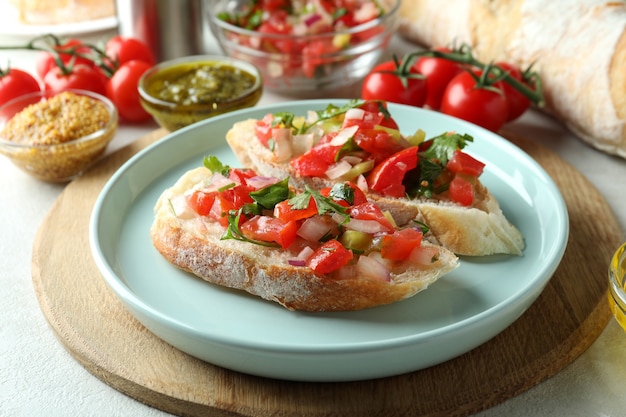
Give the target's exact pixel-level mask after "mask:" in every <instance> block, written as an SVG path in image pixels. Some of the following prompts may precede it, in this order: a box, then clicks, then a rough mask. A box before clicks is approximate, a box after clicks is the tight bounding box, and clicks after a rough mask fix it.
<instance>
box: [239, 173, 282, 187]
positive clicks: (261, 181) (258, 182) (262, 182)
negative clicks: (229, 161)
mask: <svg viewBox="0 0 626 417" xmlns="http://www.w3.org/2000/svg"><path fill="white" fill-rule="evenodd" d="M278 181H280V179H278V178H276V177H263V176H260V175H257V176H255V177H252V178H248V179H246V184H247V185H249V186H250V187H254V188H255V189H256V190H258V189H261V188H265V187H268V186H270V185H273V184H276V183H277V182H278Z"/></svg>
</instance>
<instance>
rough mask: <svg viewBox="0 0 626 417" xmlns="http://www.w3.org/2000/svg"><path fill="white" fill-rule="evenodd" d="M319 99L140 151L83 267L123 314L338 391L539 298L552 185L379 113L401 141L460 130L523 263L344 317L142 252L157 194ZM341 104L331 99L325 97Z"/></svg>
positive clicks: (400, 112)
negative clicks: (457, 140)
mask: <svg viewBox="0 0 626 417" xmlns="http://www.w3.org/2000/svg"><path fill="white" fill-rule="evenodd" d="M328 103H329V100H311V101H298V102H292V103H281V104H276V105H272V106H267V107H263V108H253V109H248V110H243V111H238V112H235V113H230V114H227V115H223V116H219V117H216V118H213V119H209V120H207V121H204V122H201V123H199V124H196V125H193V126H190V127H188V128H185V129H182V130H180V131H177V132H175V133H173V134H171V135H169V136H167V137H166V138H164V139H163V140H161V141H159V142H158V143H155V144H154V145H152V146H150V147H148V148H146V149H145V150H143V151H142V152H140V153H139V154H137V155H136V156H135V157H133V158H132V159H131V160H129V161H128V162H127V163H126V164H125V165H124V166H123V167H122V168H121V169H120V170H119V171H117V172H116V173H115V174H114V175H113V177H112V178H111V179H110V181H109V182H108V183H107V184H106V186H105V187H104V189H103V190H102V193H101V195H100V196H99V198H98V200H97V202H96V205H95V207H94V210H93V213H92V218H91V224H90V243H91V247H92V253H93V257H94V259H95V261H96V263H97V265H98V268H99V270H100V272H101V273H102V276H103V277H104V279H105V280H106V282H107V284H108V285H109V286H110V287H111V289H112V290H113V291H114V292H115V293H116V294H117V296H118V297H119V298H120V299H121V300H122V302H123V303H124V305H125V306H126V307H127V308H128V309H129V311H130V312H131V313H132V314H133V315H134V316H135V317H136V318H137V319H138V320H139V321H140V322H141V323H143V324H144V325H145V326H146V327H147V328H148V329H150V330H151V331H152V332H154V333H155V334H156V335H157V336H158V337H160V338H162V339H163V340H165V341H166V342H168V343H170V344H172V345H173V346H175V347H177V348H179V349H181V350H182V351H184V352H187V353H189V354H190V355H193V356H195V357H198V358H200V359H203V360H205V361H207V362H210V363H213V364H215V365H219V366H222V367H225V368H228V369H232V370H236V371H241V372H245V373H249V374H254V375H260V376H266V377H273V378H281V379H289V380H300V381H348V380H362V379H370V378H378V377H385V376H391V375H398V374H401V373H406V372H411V371H415V370H418V369H421V368H425V367H428V366H431V365H435V364H438V363H441V362H444V361H446V360H449V359H451V358H454V357H456V356H458V355H461V354H463V353H465V352H467V351H469V350H471V349H473V348H475V347H476V346H478V345H480V344H482V343H484V342H486V341H487V340H489V339H490V338H492V337H493V336H495V335H496V334H498V333H499V332H501V331H502V330H504V329H505V328H506V327H507V326H509V325H510V324H511V323H512V322H513V321H515V320H516V319H517V318H518V317H519V316H520V315H521V314H522V313H523V312H524V311H525V310H526V309H527V308H528V307H529V306H530V305H531V304H532V302H533V301H534V300H535V299H536V298H537V297H538V296H539V294H540V293H541V291H542V290H543V288H544V287H545V285H546V284H547V283H548V281H549V279H550V277H551V276H552V274H553V273H554V271H555V269H556V267H557V266H558V264H559V262H560V260H561V257H562V256H563V253H564V251H565V246H566V242H567V237H568V231H569V226H568V224H569V221H568V216H567V210H566V207H565V204H564V202H563V199H562V197H561V194H560V192H559V190H558V189H557V187H556V186H555V184H554V183H553V181H552V179H551V178H550V177H549V176H548V175H547V174H546V172H545V171H544V170H543V169H542V168H541V167H540V166H539V165H538V164H537V163H536V162H535V161H534V160H533V159H532V158H530V157H529V156H528V155H527V154H526V153H524V152H523V151H522V150H520V149H519V148H517V147H516V146H514V145H512V144H511V143H510V142H508V141H507V140H505V139H503V138H501V137H499V136H497V135H495V134H493V133H491V132H488V131H486V130H484V129H481V128H479V127H476V126H474V125H472V124H469V123H465V122H462V121H459V120H457V119H454V118H451V117H448V116H445V115H443V114H440V113H435V112H430V111H427V110H423V109H419V108H414V107H407V106H399V105H390V111H391V113H392V114H393V115H394V117H395V119H396V120H397V121H398V123H399V124H400V128H401V130H402V131H403V132H405V133H413V132H414V131H415V130H416V129H417V128H422V129H424V130H425V131H426V132H427V135H428V136H434V135H437V134H440V133H443V132H445V131H451V130H454V131H457V132H464V133H469V134H470V135H472V136H474V143H473V144H471V145H470V146H469V147H468V152H469V153H471V154H473V155H474V156H476V157H478V158H479V159H480V160H482V161H483V162H485V163H486V164H487V167H486V169H485V172H484V174H483V176H482V181H483V182H484V183H485V184H486V185H487V186H488V187H489V189H490V191H491V192H492V193H493V194H494V195H495V196H496V198H497V199H498V200H499V201H500V204H501V206H502V209H503V211H504V213H505V214H506V215H507V217H508V218H509V220H510V221H511V222H512V223H513V224H515V225H516V226H517V227H518V228H519V229H520V230H521V232H522V233H523V234H524V236H525V238H526V249H525V251H524V255H523V256H521V257H517V256H500V255H498V256H489V257H480V258H468V257H464V258H462V259H461V267H460V268H458V269H457V270H455V271H454V272H453V273H451V274H449V275H447V276H445V277H443V278H442V279H440V280H439V281H438V282H436V283H435V284H433V285H432V286H431V287H430V288H429V289H428V290H426V291H424V292H422V293H419V294H418V295H416V296H415V297H413V298H411V299H409V300H406V301H402V302H398V303H395V304H392V305H389V306H384V307H378V308H373V309H369V310H363V311H357V312H346V313H303V312H291V311H288V310H286V309H284V308H283V307H281V306H279V305H278V304H275V303H272V302H268V301H264V300H262V299H260V298H257V297H253V296H251V295H248V294H246V293H244V292H240V291H236V290H230V289H227V288H223V287H219V286H215V285H212V284H209V283H206V282H204V281H202V280H200V279H198V278H195V277H194V276H192V275H190V274H187V273H185V272H181V271H180V270H178V269H177V268H175V267H173V266H172V265H170V264H169V263H168V262H167V261H165V260H164V259H163V258H162V257H161V255H160V254H159V253H158V252H157V251H156V250H155V249H154V248H153V246H152V243H151V240H150V236H149V232H148V230H149V228H150V225H151V223H152V219H153V212H152V208H153V206H154V204H155V202H156V200H157V198H158V196H159V195H160V194H161V192H162V191H163V190H165V189H166V188H168V187H169V186H171V185H172V184H174V182H175V181H176V180H177V179H178V177H180V176H181V175H182V174H183V173H184V172H185V171H187V170H189V169H191V168H194V167H197V166H200V165H201V164H202V159H203V157H204V156H206V155H209V154H213V155H216V156H218V157H219V158H220V159H221V160H222V161H224V162H225V163H228V164H230V165H231V166H239V164H238V162H237V160H236V159H235V157H234V156H233V154H232V153H231V152H230V149H229V147H228V146H227V144H226V142H225V140H224V137H225V134H226V131H227V130H228V129H229V128H230V127H231V126H232V125H233V123H235V122H236V121H239V120H243V119H246V118H261V117H263V116H264V115H265V114H267V113H274V112H277V111H292V112H295V113H299V114H305V113H306V111H307V110H310V109H322V108H324V107H326V105H327V104H328ZM333 103H335V104H341V103H343V100H334V101H333Z"/></svg>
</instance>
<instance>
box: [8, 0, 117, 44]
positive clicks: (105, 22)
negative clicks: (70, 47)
mask: <svg viewBox="0 0 626 417" xmlns="http://www.w3.org/2000/svg"><path fill="white" fill-rule="evenodd" d="M0 16H2V17H1V18H0V20H1V21H0V23H1V24H0V35H10V36H20V37H34V36H39V35H45V34H48V33H52V34H54V35H57V36H71V35H80V34H86V33H94V32H100V31H104V30H110V29H114V28H116V27H117V17H115V16H111V17H105V18H102V19H94V20H89V21H84V22H71V23H64V24H58V25H29V24H25V23H22V22H20V19H19V11H18V10H17V9H16V8H15V7H14V6H13V5H11V4H10V3H9V2H8V1H2V0H0Z"/></svg>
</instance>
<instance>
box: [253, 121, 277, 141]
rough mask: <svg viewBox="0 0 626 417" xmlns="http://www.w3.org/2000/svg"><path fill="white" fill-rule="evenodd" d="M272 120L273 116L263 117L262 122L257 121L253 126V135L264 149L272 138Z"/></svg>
mask: <svg viewBox="0 0 626 417" xmlns="http://www.w3.org/2000/svg"><path fill="white" fill-rule="evenodd" d="M273 120H274V116H273V115H271V114H268V115H266V116H265V117H263V119H262V120H257V121H256V123H255V125H254V133H255V134H256V137H257V139H258V140H259V141H260V142H261V143H262V144H263V146H265V147H269V141H270V139H271V138H272V121H273Z"/></svg>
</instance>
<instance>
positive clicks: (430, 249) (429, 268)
mask: <svg viewBox="0 0 626 417" xmlns="http://www.w3.org/2000/svg"><path fill="white" fill-rule="evenodd" d="M212 175H213V174H212V173H211V171H209V170H208V169H206V168H197V169H194V170H191V171H189V172H187V173H186V174H185V175H183V176H182V177H181V178H180V179H179V180H178V181H177V182H176V184H174V185H173V186H172V187H171V188H169V189H167V190H165V191H164V192H163V193H162V195H161V196H160V198H159V200H158V202H157V203H156V206H155V209H154V215H155V217H154V222H153V225H152V227H151V230H150V233H151V237H152V241H153V244H154V246H155V247H156V249H157V250H158V251H159V252H160V253H161V254H162V255H163V256H164V257H165V258H166V259H167V260H168V261H169V262H171V263H172V264H173V265H175V266H176V267H178V268H180V269H182V270H185V271H188V272H190V273H192V274H194V275H196V276H198V277H200V278H202V279H204V280H206V281H208V282H211V283H213V284H217V285H222V286H226V287H230V288H235V289H239V290H243V291H247V292H248V293H250V294H253V295H256V296H259V297H261V298H263V299H266V300H270V301H274V302H277V303H279V304H281V305H283V306H284V307H286V308H288V309H291V310H305V311H344V310H359V309H364V308H369V307H374V306H379V305H384V304H389V303H393V302H396V301H400V300H403V299H406V298H408V297H411V296H413V295H415V294H417V293H418V292H420V291H422V290H424V289H426V288H427V287H428V286H429V285H430V284H432V283H433V282H435V281H436V280H437V279H439V278H440V277H442V276H443V275H445V274H446V273H448V272H450V271H452V270H454V269H455V268H457V266H458V259H457V257H456V256H455V255H454V254H453V253H452V252H450V251H448V250H446V249H444V248H442V247H438V246H435V245H432V244H430V243H428V242H423V243H422V245H423V247H424V248H427V249H425V250H426V252H427V253H428V254H429V255H428V259H426V260H425V261H424V260H423V261H421V262H419V263H415V262H395V263H392V264H391V265H392V266H391V267H390V275H389V277H388V279H379V278H375V277H367V276H363V275H362V274H354V275H346V273H345V271H344V272H343V273H342V274H341V275H337V274H334V275H333V274H329V275H325V274H319V273H315V272H313V270H312V269H311V268H309V267H307V266H300V265H297V266H296V265H293V264H292V263H290V262H289V261H290V260H291V259H294V258H295V257H296V256H297V255H298V250H299V249H293V248H299V245H298V242H296V243H294V244H292V245H290V247H289V248H287V249H283V248H280V247H266V246H261V245H257V244H254V243H248V242H243V241H240V240H234V239H222V237H223V236H224V234H225V231H226V228H225V227H224V226H223V225H221V224H220V223H219V222H216V221H212V220H210V219H208V218H207V217H206V216H200V215H198V214H195V213H193V211H192V210H190V208H189V207H181V202H183V203H182V205H183V206H184V204H185V203H184V201H186V198H187V197H188V196H189V195H190V193H192V192H193V190H198V189H200V188H199V184H203V183H205V184H206V183H207V181H208V179H209V178H210V177H211V176H212ZM355 256H356V257H358V255H355Z"/></svg>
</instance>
